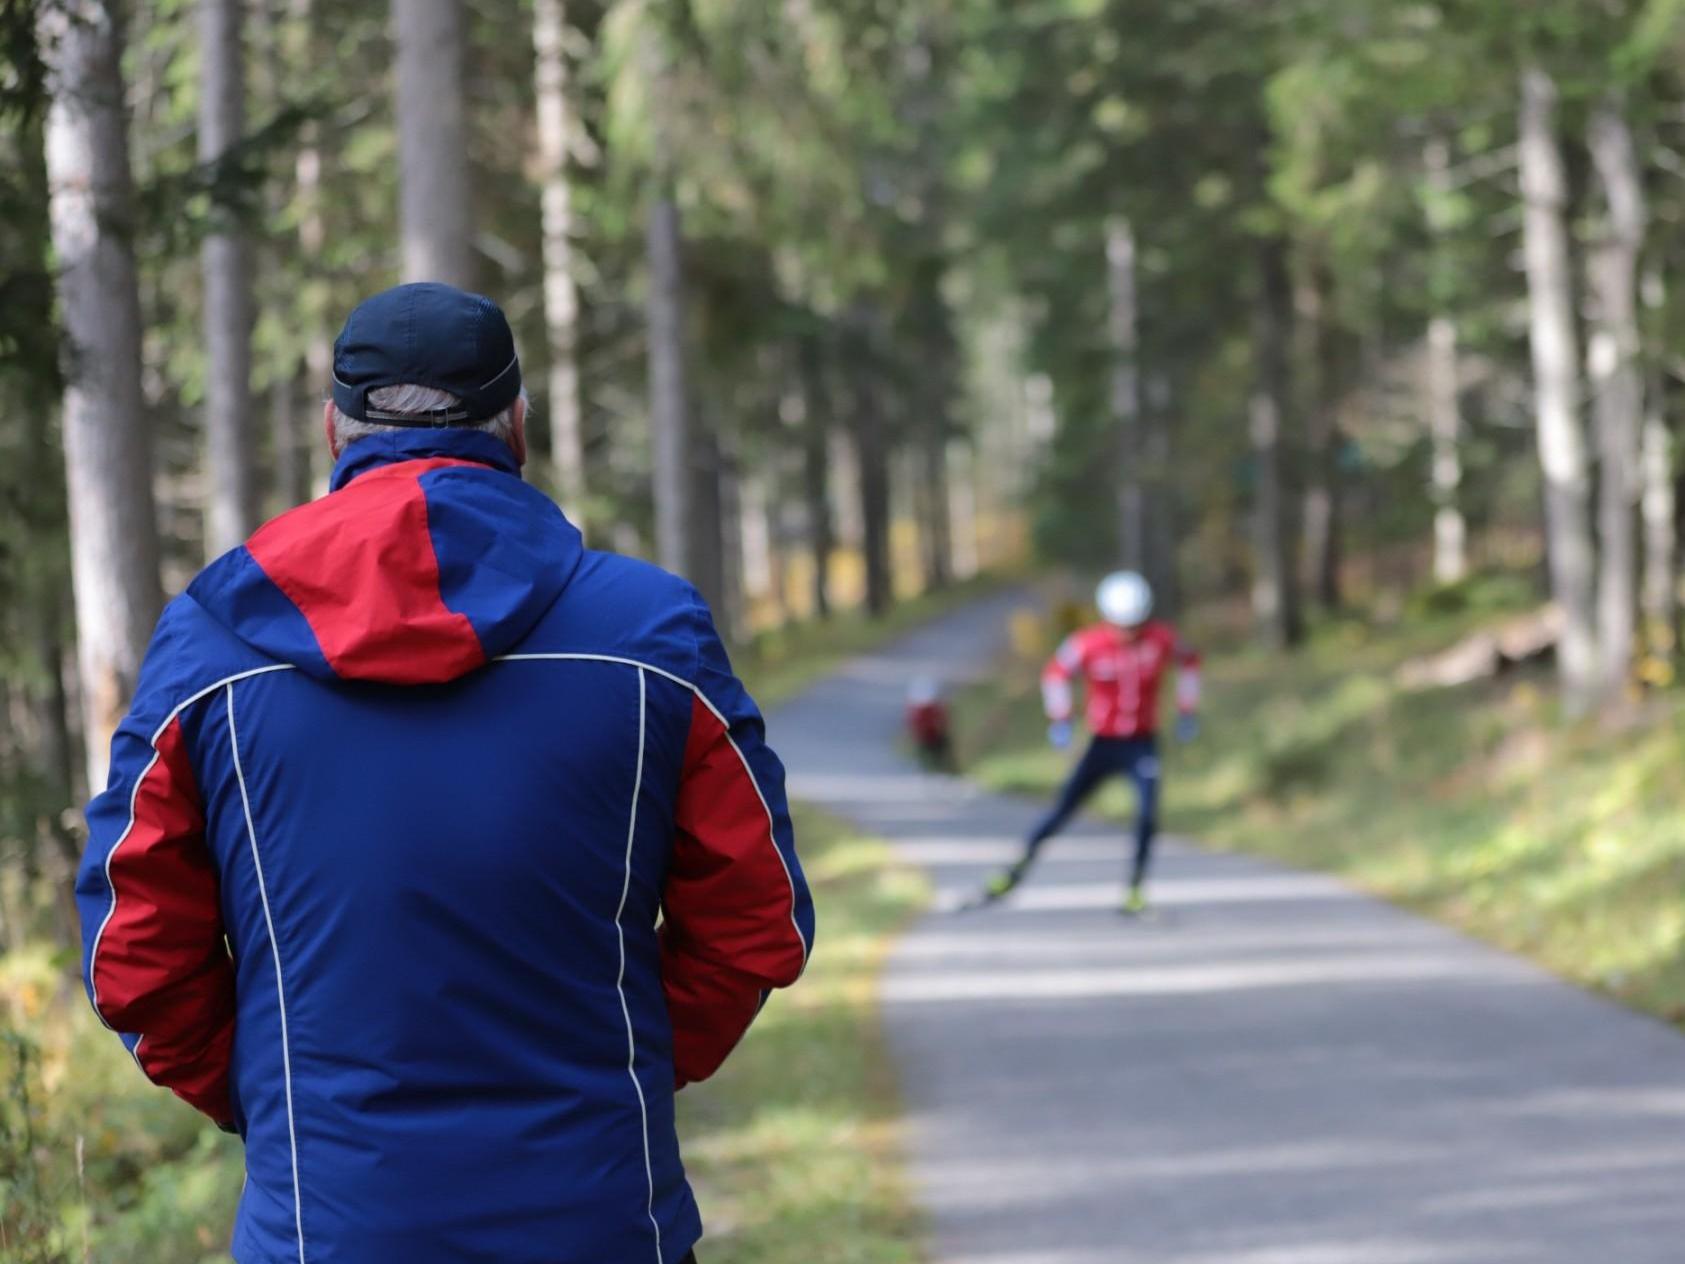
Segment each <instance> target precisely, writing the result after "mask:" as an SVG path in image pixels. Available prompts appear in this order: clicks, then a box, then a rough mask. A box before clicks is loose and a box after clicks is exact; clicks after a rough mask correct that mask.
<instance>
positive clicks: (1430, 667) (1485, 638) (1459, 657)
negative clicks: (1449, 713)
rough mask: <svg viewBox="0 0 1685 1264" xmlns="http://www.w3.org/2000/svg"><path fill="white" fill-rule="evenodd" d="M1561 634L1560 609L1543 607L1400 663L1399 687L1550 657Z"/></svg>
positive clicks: (1483, 674)
mask: <svg viewBox="0 0 1685 1264" xmlns="http://www.w3.org/2000/svg"><path fill="white" fill-rule="evenodd" d="M1561 635H1562V613H1561V611H1560V610H1558V609H1557V608H1556V607H1555V606H1554V605H1551V606H1545V607H1543V608H1542V609H1539V610H1535V611H1532V612H1531V613H1529V614H1525V615H1519V616H1517V617H1516V618H1513V619H1510V620H1507V621H1506V622H1504V623H1502V624H1499V625H1498V626H1497V627H1493V628H1483V629H1481V630H1480V631H1478V632H1475V633H1473V634H1472V635H1470V636H1467V637H1464V638H1463V639H1462V640H1461V641H1458V642H1457V643H1456V644H1455V645H1452V646H1450V647H1449V648H1447V649H1443V650H1440V651H1438V652H1436V653H1433V654H1425V655H1422V656H1420V657H1418V658H1412V659H1410V660H1408V661H1407V662H1405V663H1403V664H1401V665H1400V666H1399V669H1398V672H1397V675H1396V679H1397V681H1398V685H1399V687H1400V688H1402V689H1408V690H1412V691H1416V692H1419V691H1422V690H1426V689H1454V688H1456V687H1457V686H1459V685H1471V684H1474V683H1475V682H1476V681H1479V680H1490V679H1492V678H1493V677H1494V676H1501V675H1502V674H1503V673H1505V672H1507V671H1511V670H1513V669H1514V668H1516V667H1520V666H1522V665H1523V664H1526V663H1534V662H1541V661H1543V660H1546V659H1548V658H1550V657H1551V656H1552V655H1553V654H1555V652H1556V643H1557V640H1558V639H1559V638H1560V637H1561Z"/></svg>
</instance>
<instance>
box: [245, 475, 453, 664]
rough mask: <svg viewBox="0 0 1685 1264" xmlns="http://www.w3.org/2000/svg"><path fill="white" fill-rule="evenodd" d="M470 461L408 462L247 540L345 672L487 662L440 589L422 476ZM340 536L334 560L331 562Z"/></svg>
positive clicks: (330, 658) (361, 480)
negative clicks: (327, 561)
mask: <svg viewBox="0 0 1685 1264" xmlns="http://www.w3.org/2000/svg"><path fill="white" fill-rule="evenodd" d="M471 464H473V462H470V461H457V460H449V459H442V458H441V459H433V460H425V461H406V462H403V463H402V464H400V465H392V466H387V467H385V468H383V469H378V470H372V471H370V472H369V473H367V474H364V475H362V476H361V477H359V478H357V479H356V480H355V481H353V482H352V483H351V484H350V485H349V486H347V487H346V488H344V489H343V490H342V491H338V492H335V493H334V494H333V495H331V496H326V497H323V498H322V499H321V500H318V501H314V502H312V503H311V504H308V505H305V506H303V507H301V508H299V509H295V510H294V511H293V512H291V513H288V514H283V515H282V516H281V517H279V518H277V519H275V520H274V521H273V522H270V523H268V524H267V525H265V526H264V527H261V528H260V529H259V530H258V532H257V533H256V534H255V535H253V536H252V538H251V540H250V541H248V542H247V545H246V547H247V549H248V550H249V551H250V552H251V555H252V557H253V558H255V559H256V560H257V564H258V565H259V566H260V567H261V568H262V569H263V572H264V574H266V575H267V576H269V578H270V580H271V581H272V582H273V583H274V584H275V586H276V587H277V588H279V589H280V590H281V591H282V592H283V593H285V594H286V595H287V597H288V598H289V599H290V600H291V601H292V603H293V604H294V605H295V606H297V607H298V608H299V611H300V612H301V613H302V614H303V615H304V617H305V619H306V620H307V621H308V622H309V624H310V628H311V630H312V631H313V632H314V633H315V634H316V640H317V642H318V644H320V645H321V647H322V654H323V656H324V657H325V658H326V659H327V660H328V663H329V665H330V666H331V667H332V668H333V669H334V671H335V672H337V673H338V674H339V675H340V676H342V677H346V678H348V679H357V680H380V681H386V682H388V683H391V684H400V685H409V684H424V683H428V682H433V681H441V680H454V679H455V678H456V677H458V676H461V675H463V674H465V673H467V672H469V671H472V670H473V669H474V668H476V667H478V666H479V665H480V664H482V663H483V662H485V651H484V650H483V649H482V648H481V646H480V641H479V638H478V637H477V636H476V635H475V633H474V628H473V625H472V624H471V623H469V621H468V617H467V616H466V615H463V614H459V613H457V612H455V611H453V610H451V609H449V608H448V607H446V605H445V604H444V601H443V600H442V599H441V597H440V596H439V560H438V558H437V557H436V556H435V555H434V552H433V540H432V537H431V536H430V535H429V534H428V530H427V497H426V494H425V493H424V492H423V490H422V487H421V483H420V482H419V481H418V480H419V477H420V475H422V474H424V473H426V472H427V471H429V470H433V469H439V468H442V467H444V466H453V465H471ZM330 542H331V544H332V546H333V549H332V555H333V557H334V560H335V566H334V568H333V569H332V570H327V569H325V568H324V567H323V564H322V559H323V557H324V556H326V554H327V545H328V544H329V543H330Z"/></svg>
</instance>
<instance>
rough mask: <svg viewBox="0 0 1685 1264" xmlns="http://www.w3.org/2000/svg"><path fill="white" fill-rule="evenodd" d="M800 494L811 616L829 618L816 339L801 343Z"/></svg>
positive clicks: (827, 484) (826, 486)
mask: <svg viewBox="0 0 1685 1264" xmlns="http://www.w3.org/2000/svg"><path fill="white" fill-rule="evenodd" d="M800 356H801V393H802V414H803V415H802V423H803V429H802V490H803V498H804V499H805V501H806V503H807V532H808V544H809V546H810V547H811V548H812V550H813V613H814V615H815V617H817V618H820V619H829V618H830V617H831V594H830V589H831V552H832V550H833V549H835V547H836V528H835V524H834V521H833V518H832V514H831V463H830V459H829V456H830V442H831V434H830V425H829V420H830V415H831V409H830V399H829V393H828V392H827V391H826V389H825V361H824V348H823V346H822V345H821V343H820V341H819V337H818V336H817V335H809V336H807V337H805V338H803V339H802V343H801V350H800Z"/></svg>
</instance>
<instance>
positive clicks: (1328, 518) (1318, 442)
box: [1301, 267, 1340, 611]
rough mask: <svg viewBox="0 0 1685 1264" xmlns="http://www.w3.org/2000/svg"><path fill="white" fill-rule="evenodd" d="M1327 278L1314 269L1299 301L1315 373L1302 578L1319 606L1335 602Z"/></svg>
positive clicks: (1331, 334)
mask: <svg viewBox="0 0 1685 1264" xmlns="http://www.w3.org/2000/svg"><path fill="white" fill-rule="evenodd" d="M1332 286H1333V280H1332V279H1331V277H1330V276H1329V275H1328V273H1327V270H1326V269H1325V268H1321V267H1319V268H1317V269H1316V274H1315V276H1314V278H1313V279H1312V280H1311V282H1310V283H1309V284H1307V285H1306V286H1305V291H1304V296H1303V298H1302V300H1301V307H1302V309H1303V312H1304V315H1305V318H1306V320H1307V321H1308V322H1309V325H1310V330H1309V333H1310V348H1309V351H1310V359H1311V362H1312V366H1313V368H1314V371H1315V374H1316V386H1315V391H1314V398H1313V399H1312V400H1311V406H1310V409H1309V411H1308V413H1307V422H1308V424H1307V427H1306V429H1307V433H1306V445H1305V446H1306V463H1307V470H1306V479H1305V495H1304V548H1305V556H1304V582H1305V584H1306V586H1307V587H1308V588H1309V589H1310V590H1311V591H1312V592H1313V593H1314V594H1315V595H1316V602H1317V604H1318V605H1319V606H1321V607H1322V608H1323V609H1324V610H1328V611H1333V610H1338V609H1339V607H1340V496H1339V481H1338V480H1339V469H1338V466H1337V463H1336V462H1337V458H1338V455H1339V447H1340V342H1339V338H1338V334H1337V331H1336V329H1335V327H1334V320H1333V316H1332V314H1331V313H1330V311H1329V307H1330V305H1331V301H1330V293H1329V292H1330V290H1331V288H1332Z"/></svg>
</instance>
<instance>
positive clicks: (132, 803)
mask: <svg viewBox="0 0 1685 1264" xmlns="http://www.w3.org/2000/svg"><path fill="white" fill-rule="evenodd" d="M291 670H293V667H292V664H291V663H275V664H272V665H270V666H268V667H254V668H252V669H251V670H250V671H243V672H236V673H235V674H234V675H232V676H224V677H223V678H222V679H221V680H218V681H215V682H213V683H212V684H209V685H206V686H205V687H204V688H203V689H201V690H199V692H198V693H195V694H192V695H190V696H189V697H188V698H187V699H185V700H184V701H182V702H178V703H177V704H176V705H175V708H174V709H173V710H172V711H171V712H170V713H169V714H168V715H167V716H165V717H164V722H163V723H162V724H160V725H159V726H158V727H157V728H156V729H154V730H153V731H152V737H151V739H150V740H149V743H148V744H149V745H150V746H151V747H152V758H151V759H149V760H147V761H146V767H145V768H142V769H141V770H140V776H139V777H138V778H136V779H135V784H134V787H133V788H132V789H131V790H130V791H129V823H128V824H127V825H125V826H124V827H123V832H122V833H121V834H119V835H118V836H117V841H116V842H115V843H113V844H111V850H110V851H108V852H106V853H105V888H106V890H108V891H110V892H111V907H110V908H108V909H106V910H105V917H104V919H103V920H102V921H101V922H100V924H99V929H98V930H97V931H95V932H94V943H93V947H92V948H91V949H90V950H89V952H88V993H89V995H90V996H91V997H92V999H93V1003H94V1015H95V1017H97V1018H98V1019H99V1020H100V1022H102V1023H105V1026H106V1027H107V1029H109V1030H112V1031H115V1030H116V1028H114V1027H112V1026H111V1024H110V1023H109V1022H106V1019H105V1014H104V1012H103V1011H102V1010H101V1009H100V1007H99V974H98V971H97V969H96V967H97V966H98V964H99V950H100V944H101V943H102V942H103V941H104V939H105V928H106V927H107V926H109V925H110V924H111V919H112V917H113V915H115V914H116V912H117V884H116V883H114V882H112V880H111V861H112V858H113V857H115V856H116V855H117V852H118V850H119V849H120V848H121V847H122V846H123V844H124V843H126V842H128V841H129V835H130V834H132V833H134V829H135V810H136V805H137V802H138V800H139V798H140V788H141V787H142V786H143V785H145V784H146V779H147V778H148V777H150V776H151V775H152V769H153V766H154V765H156V764H157V762H158V760H159V757H160V756H161V755H162V754H163V752H162V751H160V750H159V749H158V742H159V739H160V738H162V737H163V736H164V730H165V729H167V728H169V727H170V725H172V724H174V723H175V721H176V717H177V716H179V715H180V714H181V713H182V712H183V711H185V710H187V708H188V707H190V706H192V705H193V704H194V703H195V702H197V701H199V699H201V698H203V697H206V696H207V695H209V694H213V693H215V692H216V691H217V690H218V689H222V688H224V687H227V686H231V685H232V684H233V683H234V682H235V681H236V680H245V679H246V678H247V677H249V676H261V675H263V674H264V673H266V672H274V671H291ZM145 1038H146V1035H145V1033H144V1032H143V1033H141V1040H144V1039H145ZM132 1056H133V1057H134V1060H135V1065H136V1066H140V1040H137V1041H135V1047H134V1051H133V1054H132ZM140 1069H141V1071H142V1072H143V1073H144V1072H145V1070H146V1068H145V1067H144V1066H142V1067H141V1068H140ZM147 1078H148V1079H150V1078H151V1077H150V1076H148V1077H147Z"/></svg>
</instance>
